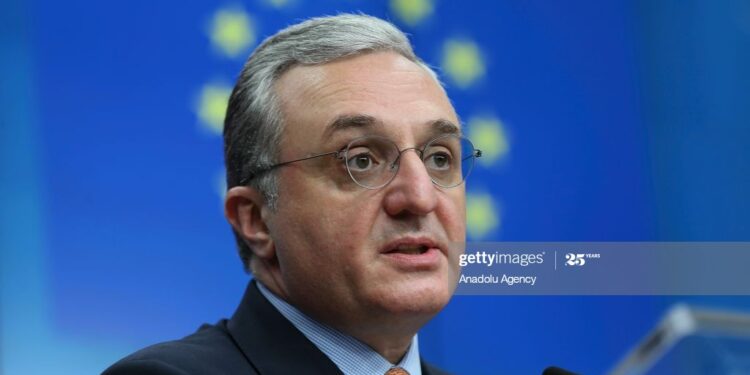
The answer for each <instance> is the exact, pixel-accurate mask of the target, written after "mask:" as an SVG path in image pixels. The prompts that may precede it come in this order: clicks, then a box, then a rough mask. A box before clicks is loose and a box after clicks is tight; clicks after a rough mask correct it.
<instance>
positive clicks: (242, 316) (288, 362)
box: [227, 280, 341, 375]
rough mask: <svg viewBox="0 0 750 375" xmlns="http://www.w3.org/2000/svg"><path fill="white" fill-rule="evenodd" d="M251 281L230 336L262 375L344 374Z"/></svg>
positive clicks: (230, 324)
mask: <svg viewBox="0 0 750 375" xmlns="http://www.w3.org/2000/svg"><path fill="white" fill-rule="evenodd" d="M255 283H256V282H255V281H254V280H253V281H251V282H250V283H249V285H248V287H247V290H246V291H245V295H244V296H243V297H242V302H241V303H240V306H239V307H238V308H237V311H236V312H235V313H234V315H233V316H232V318H231V319H230V320H229V323H228V324H227V326H228V329H229V333H230V335H231V336H232V338H233V339H234V341H235V342H236V343H237V345H238V346H239V347H240V350H242V353H243V354H244V355H245V357H246V358H247V360H248V361H250V364H251V365H252V366H253V367H254V368H255V370H256V371H257V372H258V373H259V374H263V375H269V374H306V373H314V374H341V371H339V369H338V367H336V365H335V364H334V363H333V362H332V361H331V360H330V359H329V358H328V357H327V356H326V355H325V354H323V352H321V351H320V350H318V348H317V347H316V346H315V345H314V344H313V343H312V342H310V340H308V339H307V337H305V336H304V335H303V334H302V332H300V331H299V330H298V329H297V328H296V327H294V325H292V323H290V322H289V321H288V320H287V319H286V318H285V317H284V316H283V315H281V314H280V313H279V312H278V310H276V308H275V307H274V306H273V305H271V303H270V302H268V300H267V299H266V298H265V297H264V296H263V295H262V294H261V293H260V291H259V290H258V287H257V286H256V285H255Z"/></svg>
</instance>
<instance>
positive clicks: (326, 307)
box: [268, 52, 466, 328]
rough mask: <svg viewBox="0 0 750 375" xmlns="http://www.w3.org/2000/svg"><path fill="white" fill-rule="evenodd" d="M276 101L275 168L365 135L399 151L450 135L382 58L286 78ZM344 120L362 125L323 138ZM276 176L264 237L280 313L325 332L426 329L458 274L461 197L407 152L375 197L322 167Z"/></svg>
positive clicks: (432, 97)
mask: <svg viewBox="0 0 750 375" xmlns="http://www.w3.org/2000/svg"><path fill="white" fill-rule="evenodd" d="M276 93H277V95H278V96H279V99H280V101H281V107H282V113H283V115H284V122H285V124H286V127H285V129H284V133H283V137H282V142H281V157H280V161H286V160H293V159H298V158H302V157H306V156H310V155H313V154H316V153H322V152H329V151H337V150H340V149H342V148H344V147H345V146H346V145H347V144H348V143H349V142H350V141H351V140H353V139H355V138H358V137H361V136H363V135H370V134H375V135H379V136H383V137H387V138H389V139H391V140H393V142H395V144H396V145H398V147H399V149H404V148H407V147H415V146H416V147H419V148H421V147H422V146H424V145H425V143H427V142H428V141H429V140H431V139H432V138H434V137H435V136H437V135H440V134H441V133H440V131H441V129H443V130H444V128H445V126H444V124H445V123H446V122H450V123H453V124H458V119H457V117H456V114H455V112H454V110H453V107H452V106H451V104H450V102H449V100H448V98H447V97H446V95H445V93H444V91H443V90H442V89H441V88H440V87H439V85H438V84H437V82H436V81H435V80H434V79H433V78H431V77H430V76H429V75H428V73H427V72H426V71H424V70H423V69H422V68H420V67H419V66H417V65H416V64H414V63H413V62H411V61H409V60H407V59H406V58H404V57H402V56H400V55H398V54H395V53H390V52H381V53H372V54H365V55H360V56H357V57H353V58H348V59H343V60H339V61H336V62H333V63H329V64H324V65H319V66H297V67H294V68H292V69H291V70H289V71H287V72H286V73H284V74H283V75H282V77H281V78H280V79H279V81H278V82H277V85H276ZM356 116H366V117H367V118H369V120H370V121H355V123H356V124H351V123H349V124H347V125H348V126H339V127H336V128H337V129H338V130H331V129H329V125H330V124H332V123H334V122H336V120H337V119H338V120H339V124H341V119H346V118H351V117H356ZM373 120H374V121H373ZM344 122H345V123H346V121H344ZM436 123H437V124H443V127H442V128H441V127H440V126H437V125H436ZM278 173H279V196H280V199H279V205H278V210H277V211H276V213H274V214H273V215H271V218H270V219H269V220H268V228H269V231H270V233H271V237H272V238H273V241H274V245H275V249H276V254H277V257H278V261H279V272H278V275H277V277H280V279H281V283H280V284H281V286H282V288H283V289H284V294H286V296H287V298H288V299H289V300H290V302H292V303H293V304H295V305H297V306H298V307H300V308H302V309H303V310H304V311H306V312H308V313H309V314H311V315H313V316H314V317H315V318H317V319H319V320H322V321H324V322H327V323H329V324H332V325H334V326H342V325H343V326H346V325H347V324H353V323H350V322H351V320H352V317H356V319H357V321H358V322H359V323H361V322H363V321H371V322H376V321H383V322H386V321H388V320H392V319H393V318H394V317H399V318H402V319H403V318H409V317H412V318H415V319H416V318H420V319H421V318H424V317H427V318H429V317H431V316H432V315H434V314H435V313H437V312H438V311H439V310H440V309H442V307H443V306H444V305H445V304H446V303H447V302H448V300H449V299H450V297H451V295H452V294H453V291H454V289H455V286H456V283H457V279H458V273H459V266H458V256H459V252H460V250H457V249H456V247H455V246H454V243H457V242H463V241H464V240H465V222H466V220H465V201H464V199H465V198H464V186H463V185H460V186H458V187H454V188H450V189H444V188H441V187H438V186H436V185H434V184H433V183H432V181H431V180H430V177H429V175H428V174H427V170H426V169H425V166H424V163H423V162H422V160H421V159H420V157H419V155H418V153H416V152H414V151H407V152H405V153H403V154H402V156H401V158H400V168H399V170H398V173H397V174H396V176H395V177H394V179H393V180H392V181H391V182H390V184H388V185H386V186H385V187H383V188H380V189H377V190H368V189H365V188H363V187H361V186H358V185H356V184H355V183H354V182H353V181H352V179H351V178H350V177H349V175H348V174H347V172H346V169H345V167H344V163H343V162H342V161H341V160H338V159H336V158H334V157H322V158H316V159H311V160H306V161H302V162H298V163H294V164H290V165H288V166H285V167H284V168H280V169H279V170H278ZM399 245H400V246H399ZM339 328H341V327H339Z"/></svg>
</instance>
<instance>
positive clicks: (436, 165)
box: [422, 134, 474, 188]
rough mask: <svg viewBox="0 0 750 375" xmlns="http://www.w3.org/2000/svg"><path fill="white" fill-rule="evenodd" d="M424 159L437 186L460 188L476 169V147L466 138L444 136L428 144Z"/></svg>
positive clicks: (423, 155)
mask: <svg viewBox="0 0 750 375" xmlns="http://www.w3.org/2000/svg"><path fill="white" fill-rule="evenodd" d="M422 159H423V160H424V165H425V167H426V168H427V172H428V173H429V174H430V176H431V177H432V180H433V181H434V182H435V183H436V184H438V185H440V186H442V187H446V188H450V187H454V186H458V185H460V184H461V183H462V182H464V180H465V179H466V176H468V175H469V173H470V172H471V169H472V168H473V167H474V145H473V144H471V141H469V140H468V139H467V138H464V137H460V136H457V135H452V134H449V135H443V136H440V137H437V138H435V139H433V140H432V141H430V143H429V144H427V146H426V147H425V149H424V153H423V154H422Z"/></svg>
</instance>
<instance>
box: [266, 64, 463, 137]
mask: <svg viewBox="0 0 750 375" xmlns="http://www.w3.org/2000/svg"><path fill="white" fill-rule="evenodd" d="M275 89H276V95H277V97H278V99H279V102H280V106H281V111H282V115H283V117H284V124H285V131H284V136H283V137H282V143H287V144H289V145H292V146H297V147H298V146H300V144H302V143H304V144H312V145H324V144H328V143H330V142H331V141H332V140H336V139H338V138H351V137H354V136H358V135H362V134H373V133H374V134H379V135H384V136H388V137H389V138H392V139H394V141H396V142H397V143H401V142H403V143H407V144H408V143H414V142H417V141H419V140H421V139H422V138H424V137H429V136H431V135H434V134H435V133H436V132H439V133H445V132H450V133H459V132H460V127H459V122H458V118H457V116H456V114H455V111H454V109H453V106H452V105H451V103H450V101H449V100H448V97H447V96H446V94H445V91H444V90H443V88H442V86H440V84H439V83H438V82H437V80H436V79H435V78H434V77H433V76H432V75H431V74H430V73H429V72H428V71H426V70H425V68H423V67H422V66H420V65H418V64H416V63H414V62H412V61H410V60H409V59H407V58H405V57H403V56H401V55H399V54H396V53H392V52H378V53H370V54H365V55H358V56H355V57H349V58H345V59H340V60H337V61H334V62H331V63H327V64H321V65H314V66H295V67H293V68H291V69H289V70H288V71H286V72H285V73H284V74H283V75H282V76H281V77H280V78H279V80H278V81H277V83H276V87H275Z"/></svg>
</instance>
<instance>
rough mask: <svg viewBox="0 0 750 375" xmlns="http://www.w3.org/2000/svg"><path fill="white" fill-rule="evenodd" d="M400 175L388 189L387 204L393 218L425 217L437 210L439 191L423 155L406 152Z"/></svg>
mask: <svg viewBox="0 0 750 375" xmlns="http://www.w3.org/2000/svg"><path fill="white" fill-rule="evenodd" d="M399 160H400V161H399V168H398V172H397V173H396V176H394V177H393V180H392V181H391V182H390V183H389V184H388V185H387V186H386V194H385V198H384V201H383V204H384V207H385V210H386V212H387V213H388V214H389V215H391V216H399V215H404V214H407V213H408V214H413V215H418V216H424V215H427V214H428V213H430V212H432V211H434V210H435V208H436V207H437V204H438V196H437V189H436V187H435V185H434V184H433V183H432V179H431V178H430V175H429V174H428V173H427V168H425V165H424V162H422V159H421V158H420V156H419V153H418V152H417V151H416V150H414V149H410V150H404V152H403V153H402V154H401V156H400V159H399Z"/></svg>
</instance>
